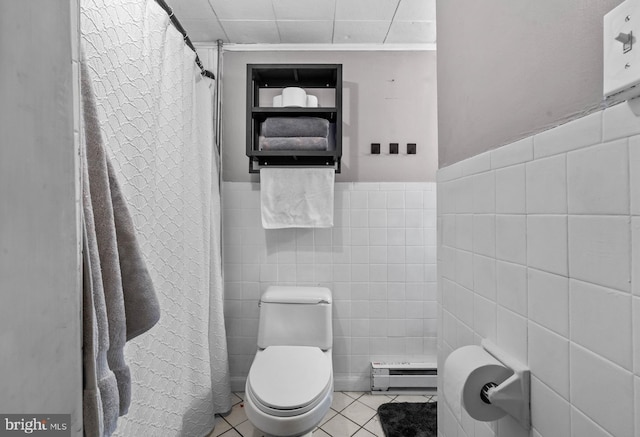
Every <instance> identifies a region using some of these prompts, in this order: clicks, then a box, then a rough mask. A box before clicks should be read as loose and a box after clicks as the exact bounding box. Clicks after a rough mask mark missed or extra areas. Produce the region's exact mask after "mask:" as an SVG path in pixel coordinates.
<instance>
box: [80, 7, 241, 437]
mask: <svg viewBox="0 0 640 437" xmlns="http://www.w3.org/2000/svg"><path fill="white" fill-rule="evenodd" d="M81 29H82V35H83V50H84V51H85V56H86V59H87V64H88V66H89V69H90V75H91V79H92V80H93V84H94V90H95V94H96V100H97V106H98V116H99V119H100V123H101V130H102V134H103V139H104V143H105V145H106V148H107V150H108V153H110V155H111V158H112V161H113V163H114V167H115V168H116V171H117V173H118V176H119V177H120V181H121V183H122V189H123V192H124V195H125V197H126V198H127V199H128V201H129V204H130V205H129V206H130V210H131V215H132V217H133V221H134V225H135V228H136V231H137V233H138V236H139V239H140V243H141V248H142V252H143V254H144V256H145V257H146V261H147V264H148V267H149V270H150V274H151V277H152V279H153V282H154V285H155V287H156V291H157V293H158V299H159V301H160V308H161V317H160V322H159V323H158V325H156V326H155V327H154V328H153V329H152V330H150V331H149V332H148V333H147V334H146V335H144V336H142V337H139V338H138V339H134V340H132V341H131V342H129V343H127V346H126V348H125V358H126V360H127V363H128V364H129V367H130V369H131V379H132V403H131V407H130V409H129V413H128V414H127V415H126V416H123V417H121V418H120V420H119V423H118V429H117V431H116V434H114V435H120V436H123V437H124V436H127V437H130V436H148V435H149V436H150V435H153V436H204V435H206V434H207V433H208V432H209V431H211V429H212V428H213V424H214V414H215V413H225V412H227V411H229V410H230V409H231V404H230V388H229V374H228V361H227V349H226V335H225V327H224V320H223V290H222V270H221V269H222V267H221V264H222V263H221V241H220V192H219V185H218V174H219V173H218V166H219V162H218V159H219V157H218V156H217V154H216V153H215V150H216V148H215V147H214V144H213V141H214V140H213V102H212V90H213V87H214V83H213V81H212V80H210V79H207V78H203V77H201V75H200V71H199V69H198V68H197V66H196V64H195V62H194V61H195V54H194V53H193V51H192V50H191V49H189V48H188V47H187V46H186V45H185V43H184V41H183V37H182V35H181V34H180V32H178V30H177V29H175V28H174V26H173V25H172V24H171V23H170V20H169V17H168V16H167V14H166V12H165V11H164V10H163V9H162V8H161V7H160V6H158V5H157V4H156V2H155V0H82V1H81Z"/></svg>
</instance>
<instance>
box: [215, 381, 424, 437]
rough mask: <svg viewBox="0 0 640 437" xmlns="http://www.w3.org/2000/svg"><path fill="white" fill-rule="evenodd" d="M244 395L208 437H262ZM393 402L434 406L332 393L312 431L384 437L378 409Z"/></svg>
mask: <svg viewBox="0 0 640 437" xmlns="http://www.w3.org/2000/svg"><path fill="white" fill-rule="evenodd" d="M244 395H245V394H244V393H242V392H238V393H233V394H232V404H233V408H232V410H231V413H229V414H228V415H227V416H224V417H222V416H218V417H216V426H215V428H214V430H213V431H212V432H211V433H210V434H209V435H208V436H207V437H218V436H221V437H238V436H240V437H264V434H262V433H261V432H260V431H258V430H256V429H255V428H254V426H253V425H252V424H251V422H250V421H249V420H248V419H247V415H246V413H245V411H244ZM396 402H437V396H435V395H424V396H421V395H416V396H407V395H384V394H375V395H374V394H371V393H365V392H334V393H333V402H332V404H331V409H330V410H329V412H328V413H327V414H326V416H325V417H324V419H322V421H321V422H320V425H319V426H318V427H317V428H316V429H315V430H314V431H313V435H314V436H315V437H322V436H331V437H348V436H354V437H384V432H383V431H382V427H381V426H380V420H379V418H378V414H377V409H378V407H379V406H380V405H382V404H386V403H396Z"/></svg>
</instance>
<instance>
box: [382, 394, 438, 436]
mask: <svg viewBox="0 0 640 437" xmlns="http://www.w3.org/2000/svg"><path fill="white" fill-rule="evenodd" d="M378 416H379V417H380V425H381V426H382V430H383V431H384V435H385V437H436V436H437V434H438V403H437V402H398V403H389V404H382V405H380V406H379V407H378Z"/></svg>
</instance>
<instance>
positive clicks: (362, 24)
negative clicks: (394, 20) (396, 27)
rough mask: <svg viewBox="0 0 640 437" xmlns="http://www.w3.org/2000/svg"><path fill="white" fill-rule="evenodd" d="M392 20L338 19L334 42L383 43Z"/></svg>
mask: <svg viewBox="0 0 640 437" xmlns="http://www.w3.org/2000/svg"><path fill="white" fill-rule="evenodd" d="M390 24H391V22H390V21H336V22H335V26H334V30H333V42H334V43H336V44H340V43H347V44H361V43H363V44H382V43H383V42H384V37H385V36H387V31H388V30H389V25H390Z"/></svg>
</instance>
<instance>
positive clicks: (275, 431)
mask: <svg viewBox="0 0 640 437" xmlns="http://www.w3.org/2000/svg"><path fill="white" fill-rule="evenodd" d="M332 343H333V341H332V329H331V293H330V292H329V290H328V289H326V288H319V287H270V288H269V289H267V291H266V292H265V293H264V294H263V296H262V298H261V300H260V323H259V332H258V351H257V352H256V356H255V358H254V360H253V363H252V364H251V369H250V370H249V375H248V376H247V381H246V385H245V395H246V396H245V411H246V414H247V418H248V419H249V421H250V422H251V423H252V424H253V425H254V427H256V428H257V429H259V430H260V431H262V432H263V433H265V434H267V435H269V436H277V437H295V436H303V435H309V433H310V432H311V431H313V429H314V428H315V427H316V426H318V424H319V423H320V421H321V420H322V419H323V418H324V416H325V415H326V414H327V412H328V411H329V408H330V406H331V402H332V401H333V368H332V362H331V358H332V355H331V345H332Z"/></svg>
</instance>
